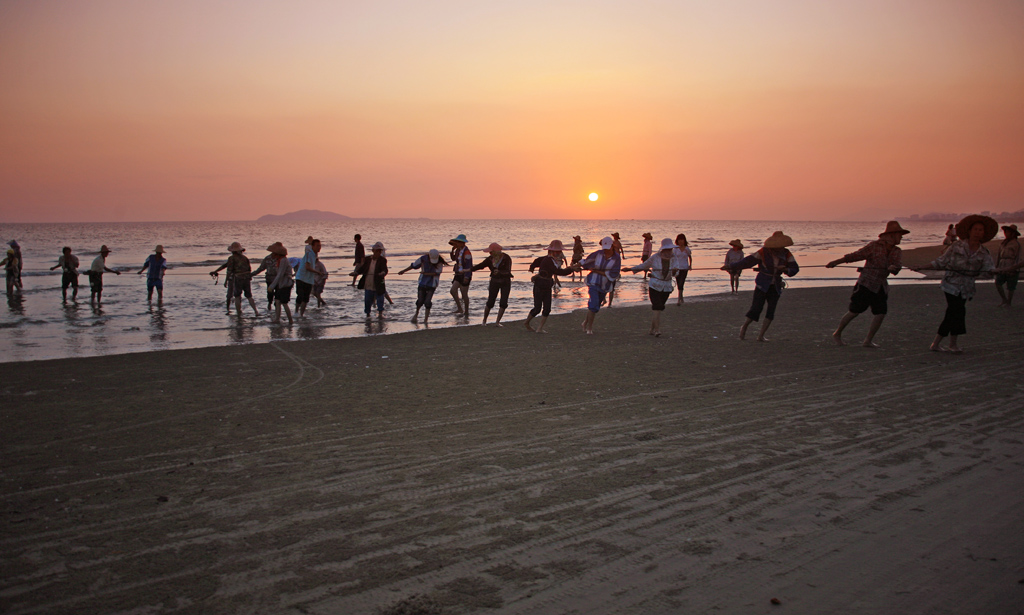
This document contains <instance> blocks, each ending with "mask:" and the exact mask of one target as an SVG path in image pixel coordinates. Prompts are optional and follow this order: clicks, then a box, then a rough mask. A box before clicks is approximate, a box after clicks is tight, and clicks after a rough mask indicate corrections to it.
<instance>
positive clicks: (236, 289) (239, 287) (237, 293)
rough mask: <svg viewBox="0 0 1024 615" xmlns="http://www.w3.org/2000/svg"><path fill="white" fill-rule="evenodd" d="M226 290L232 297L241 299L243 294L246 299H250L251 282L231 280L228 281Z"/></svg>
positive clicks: (239, 279)
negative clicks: (227, 289)
mask: <svg viewBox="0 0 1024 615" xmlns="http://www.w3.org/2000/svg"><path fill="white" fill-rule="evenodd" d="M228 288H229V289H230V290H229V291H228V292H229V294H230V295H231V296H232V297H241V296H242V295H243V294H244V295H245V298H246V299H252V280H251V279H250V278H244V279H243V278H231V279H230V280H229V281H228Z"/></svg>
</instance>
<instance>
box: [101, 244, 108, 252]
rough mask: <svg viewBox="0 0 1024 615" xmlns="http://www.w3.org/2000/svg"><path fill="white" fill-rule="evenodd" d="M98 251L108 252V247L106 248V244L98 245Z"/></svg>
mask: <svg viewBox="0 0 1024 615" xmlns="http://www.w3.org/2000/svg"><path fill="white" fill-rule="evenodd" d="M100 252H108V253H109V252H110V248H108V247H107V246H106V245H102V246H100Z"/></svg>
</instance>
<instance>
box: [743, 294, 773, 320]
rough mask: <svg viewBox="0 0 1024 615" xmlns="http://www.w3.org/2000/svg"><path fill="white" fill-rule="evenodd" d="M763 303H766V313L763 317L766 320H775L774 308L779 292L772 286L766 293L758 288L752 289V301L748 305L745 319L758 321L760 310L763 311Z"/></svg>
mask: <svg viewBox="0 0 1024 615" xmlns="http://www.w3.org/2000/svg"><path fill="white" fill-rule="evenodd" d="M765 302H767V303H768V313H767V314H765V315H764V317H765V318H767V319H768V320H775V306H776V305H778V303H779V291H778V290H777V289H776V288H775V286H774V285H772V286H769V287H768V292H765V291H763V290H761V289H760V288H754V300H753V301H752V302H751V304H750V311H748V312H747V318H749V319H750V320H753V321H754V322H757V321H758V320H760V319H761V310H762V309H764V304H765Z"/></svg>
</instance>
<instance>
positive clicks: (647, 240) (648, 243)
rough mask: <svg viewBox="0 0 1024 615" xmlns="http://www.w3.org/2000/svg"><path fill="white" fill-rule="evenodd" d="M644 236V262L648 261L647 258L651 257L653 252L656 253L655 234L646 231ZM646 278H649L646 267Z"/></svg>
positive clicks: (642, 253) (641, 253) (641, 257)
mask: <svg viewBox="0 0 1024 615" xmlns="http://www.w3.org/2000/svg"><path fill="white" fill-rule="evenodd" d="M642 237H643V238H644V247H643V250H641V251H640V262H641V263H644V262H647V259H649V258H651V254H653V253H654V235H651V234H650V233H644V234H643V235H642ZM644 279H645V280H646V279H647V270H646V269H644Z"/></svg>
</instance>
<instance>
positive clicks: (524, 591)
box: [0, 285, 1024, 615]
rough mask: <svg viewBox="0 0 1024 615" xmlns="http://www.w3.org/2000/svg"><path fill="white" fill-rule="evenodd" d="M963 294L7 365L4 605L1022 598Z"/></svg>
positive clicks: (533, 608)
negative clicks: (750, 331)
mask: <svg viewBox="0 0 1024 615" xmlns="http://www.w3.org/2000/svg"><path fill="white" fill-rule="evenodd" d="M980 291H981V292H980V293H979V297H978V298H976V299H975V300H974V301H973V302H971V304H969V305H968V331H969V334H968V335H967V336H964V337H963V338H962V339H961V342H962V344H963V346H964V347H965V348H966V352H965V353H964V354H963V355H959V356H956V355H951V354H940V353H933V352H929V351H928V350H927V347H928V343H929V342H930V341H931V337H932V335H933V332H934V329H935V327H936V326H937V325H938V323H939V320H940V319H941V316H942V310H943V309H944V301H943V299H942V295H941V292H940V291H939V290H938V288H937V287H934V286H932V287H897V288H894V290H893V296H892V298H891V301H890V305H891V313H890V315H889V317H888V319H887V320H886V322H885V324H884V326H883V328H882V330H881V332H880V333H879V335H878V337H877V338H876V341H877V342H878V343H880V344H882V345H883V348H881V349H878V350H870V349H865V348H861V347H859V346H857V345H850V346H846V347H842V348H839V347H836V346H835V345H834V344H833V342H832V340H831V337H830V334H831V331H832V329H833V328H834V326H835V324H836V323H837V322H838V320H839V318H840V316H842V314H843V313H844V312H845V309H846V301H847V297H848V295H849V289H848V288H846V289H836V288H832V289H829V288H820V289H799V290H792V291H788V292H787V293H786V294H785V295H784V296H783V298H782V301H781V303H780V305H779V313H778V318H777V321H776V324H775V326H774V327H773V328H772V330H771V331H770V334H769V338H770V339H771V340H772V341H771V342H770V343H768V344H760V343H757V342H754V341H749V340H748V341H745V342H741V341H740V340H738V339H737V338H736V333H737V329H738V326H739V324H740V323H741V321H742V315H743V313H744V311H745V310H746V308H747V305H748V304H747V302H748V301H749V293H742V294H741V295H740V296H739V297H736V298H729V297H724V298H723V297H719V298H717V299H716V300H713V301H712V300H709V301H703V302H700V301H694V302H688V303H687V304H686V305H685V306H683V307H681V308H679V307H676V306H669V309H668V311H667V312H666V314H665V318H664V319H663V323H662V330H663V331H664V334H663V335H662V337H660V338H657V339H656V338H653V337H650V336H648V335H646V331H647V326H648V323H649V318H650V311H649V310H648V309H645V308H615V309H611V310H602V311H601V313H600V314H599V315H598V317H597V323H596V330H597V333H596V335H594V336H584V335H582V333H581V332H580V330H579V322H578V321H579V320H581V318H582V316H581V315H580V314H579V313H578V312H577V313H575V314H570V315H562V316H556V317H553V318H552V319H551V321H550V322H549V329H550V330H551V333H550V334H549V335H546V336H545V335H533V334H529V333H527V332H526V331H525V330H524V329H523V328H522V327H521V324H520V323H515V325H514V326H506V327H505V328H502V329H497V328H483V327H465V328H459V329H444V330H431V331H421V332H417V333H412V334H403V335H393V336H378V337H372V338H357V339H345V340H321V341H307V342H295V343H286V342H277V343H272V344H254V345H248V346H234V347H225V348H207V349H199V350H182V351H171V352H160V353H143V354H134V355H122V356H113V357H98V358H90V359H84V360H72V361H68V360H61V361H46V362H34V363H22V364H10V365H6V366H5V368H4V369H5V376H4V380H3V383H2V389H0V390H2V404H0V406H2V408H3V410H2V416H3V430H2V432H0V437H2V442H3V472H2V474H0V481H2V482H0V485H2V498H0V503H2V508H0V514H2V516H0V524H2V525H0V527H2V530H3V531H2V536H0V547H2V548H0V561H2V566H0V611H3V612H5V613H9V614H12V615H14V614H17V613H70V612H78V613H98V612H103V613H170V612H184V613H323V614H327V613H346V614H351V613H379V612H380V613H488V612H500V613H588V614H592V613H668V612H687V613H705V612H723V613H734V612H744V613H762V612H781V611H779V610H778V609H780V608H783V609H784V610H785V612H786V613H833V612H850V613H854V612H864V613H880V612H886V613H889V612H892V613H923V612H928V613H962V612H975V613H1013V612H1018V611H1019V609H1020V605H1021V604H1024V600H1022V596H1024V593H1022V592H1024V589H1022V585H1020V583H1019V582H1018V581H1020V580H1021V579H1024V525H1022V524H1021V523H1020V520H1021V519H1022V518H1024V471H1022V470H1024V416H1022V414H1021V408H1022V407H1024V384H1022V381H1021V374H1022V373H1024V335H1022V331H1024V311H1022V310H1021V309H1020V308H1017V309H1016V310H1014V311H1012V312H1009V311H1006V310H1005V309H999V308H997V307H995V303H996V302H997V298H996V296H995V292H994V290H993V289H992V287H991V285H982V286H981V289H980ZM868 320H869V318H868V317H862V318H860V319H858V320H857V321H854V323H853V324H852V325H851V326H850V327H849V328H848V329H847V339H848V341H851V342H856V341H859V340H860V339H861V337H862V336H863V335H864V332H865V330H866V328H867V325H868ZM773 600H775V601H776V602H778V603H780V605H775V604H773V603H772V601H773Z"/></svg>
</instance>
